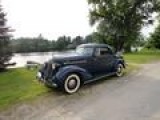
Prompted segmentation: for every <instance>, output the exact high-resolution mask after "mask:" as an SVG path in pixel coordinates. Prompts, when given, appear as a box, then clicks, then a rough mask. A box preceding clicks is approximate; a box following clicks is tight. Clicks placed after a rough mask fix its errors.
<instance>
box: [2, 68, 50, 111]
mask: <svg viewBox="0 0 160 120" xmlns="http://www.w3.org/2000/svg"><path fill="white" fill-rule="evenodd" d="M35 75H36V70H27V69H25V68H18V69H10V70H8V71H6V72H1V73H0V109H2V108H6V107H8V106H10V105H13V104H16V103H18V102H23V101H26V100H30V99H32V98H34V97H36V96H40V95H42V94H43V93H45V92H47V91H48V89H47V88H45V87H44V86H43V85H40V84H39V83H38V82H37V81H36V79H35Z"/></svg>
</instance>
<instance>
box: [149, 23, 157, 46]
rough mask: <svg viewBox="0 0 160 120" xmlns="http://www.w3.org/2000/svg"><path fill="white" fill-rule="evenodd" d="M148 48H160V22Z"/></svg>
mask: <svg viewBox="0 0 160 120" xmlns="http://www.w3.org/2000/svg"><path fill="white" fill-rule="evenodd" d="M147 47H148V48H151V47H154V48H158V49H160V24H159V25H158V27H157V28H156V30H155V32H154V33H153V34H151V37H150V39H149V44H148V46H147Z"/></svg>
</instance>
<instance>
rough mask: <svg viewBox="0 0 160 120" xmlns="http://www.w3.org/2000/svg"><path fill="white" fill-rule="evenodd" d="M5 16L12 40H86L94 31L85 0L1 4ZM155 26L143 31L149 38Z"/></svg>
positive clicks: (26, 0)
mask: <svg viewBox="0 0 160 120" xmlns="http://www.w3.org/2000/svg"><path fill="white" fill-rule="evenodd" d="M0 1H1V3H2V5H3V8H4V11H5V12H6V13H7V19H8V25H9V26H11V27H12V28H13V29H15V32H14V33H13V36H14V37H15V38H17V37H37V36H38V35H39V34H42V35H43V36H44V37H45V38H48V39H51V40H54V39H57V37H59V36H62V35H68V36H72V37H75V36H77V35H81V36H85V35H87V34H89V33H91V32H92V31H93V30H94V29H93V28H92V27H91V26H90V25H89V18H88V15H89V10H88V4H87V0H0ZM155 26H156V24H155V25H152V26H147V27H145V28H144V29H143V30H142V32H143V34H144V35H145V36H148V35H149V33H150V32H153V31H154V28H155Z"/></svg>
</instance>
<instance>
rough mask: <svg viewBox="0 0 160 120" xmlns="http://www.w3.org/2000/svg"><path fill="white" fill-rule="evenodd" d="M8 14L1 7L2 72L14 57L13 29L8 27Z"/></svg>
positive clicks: (0, 50) (0, 68)
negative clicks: (11, 45)
mask: <svg viewBox="0 0 160 120" xmlns="http://www.w3.org/2000/svg"><path fill="white" fill-rule="evenodd" d="M5 16H6V14H5V13H4V12H3V9H2V6H1V5H0V70H2V69H4V68H6V67H7V66H8V65H9V64H8V62H9V60H10V59H11V56H12V51H11V48H10V37H11V35H10V34H9V32H11V29H10V28H9V27H7V26H6V21H7V20H6V18H5Z"/></svg>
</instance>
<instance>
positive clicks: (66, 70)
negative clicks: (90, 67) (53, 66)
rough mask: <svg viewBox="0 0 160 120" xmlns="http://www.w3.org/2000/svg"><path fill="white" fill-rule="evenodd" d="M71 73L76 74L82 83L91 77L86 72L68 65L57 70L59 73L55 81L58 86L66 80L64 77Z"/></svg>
mask: <svg viewBox="0 0 160 120" xmlns="http://www.w3.org/2000/svg"><path fill="white" fill-rule="evenodd" d="M71 73H76V74H78V75H79V76H80V78H81V80H82V82H84V81H85V80H88V79H91V78H92V75H91V74H90V73H89V72H88V71H86V70H85V69H83V68H80V67H78V66H75V65H69V66H65V67H62V68H60V69H59V71H58V72H57V73H56V76H55V77H56V79H57V82H58V84H61V85H62V84H63V83H64V80H65V79H66V77H67V76H68V75H69V74H71Z"/></svg>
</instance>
